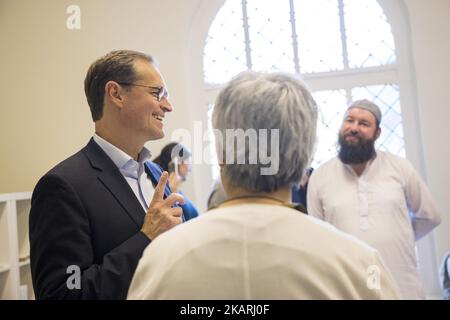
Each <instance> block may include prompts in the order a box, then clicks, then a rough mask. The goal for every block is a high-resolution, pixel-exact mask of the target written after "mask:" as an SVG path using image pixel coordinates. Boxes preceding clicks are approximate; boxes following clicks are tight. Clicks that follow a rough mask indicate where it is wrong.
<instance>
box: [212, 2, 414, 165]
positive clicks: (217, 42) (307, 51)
mask: <svg viewBox="0 0 450 320" xmlns="http://www.w3.org/2000/svg"><path fill="white" fill-rule="evenodd" d="M248 69H249V70H255V71H287V72H293V73H296V74H299V75H301V77H302V78H303V79H305V80H306V82H307V83H308V84H309V85H310V87H311V89H312V90H313V92H314V97H315V99H316V101H317V103H318V105H319V120H318V131H317V132H318V135H317V145H316V152H315V156H314V160H313V164H312V165H313V167H317V166H319V165H320V164H322V163H323V162H325V161H326V160H328V159H330V158H332V157H334V156H335V155H336V141H337V132H338V129H339V126H340V124H341V121H342V117H343V113H344V112H345V110H346V106H347V105H349V104H350V103H351V101H354V100H357V99H361V98H367V99H369V100H372V101H374V102H375V103H377V104H378V105H379V106H380V108H381V110H382V113H383V121H382V124H381V128H382V135H381V137H380V139H378V140H377V147H378V148H379V149H381V150H386V151H390V152H392V153H394V154H397V155H400V156H405V142H404V137H403V125H402V112H401V105H400V89H399V84H398V82H399V79H398V72H397V71H398V70H397V57H396V49H395V42H394V37H393V34H392V30H391V26H390V24H389V23H388V21H387V18H386V16H385V14H384V12H383V9H382V8H381V6H380V5H379V3H378V2H377V1H376V0H279V1H276V2H275V1H270V0H227V1H225V3H224V4H223V6H222V8H221V9H220V10H219V12H218V13H217V15H216V17H215V19H214V21H213V22H212V24H211V26H210V28H209V31H208V35H207V37H206V41H205V47H204V55H203V74H204V78H203V80H204V83H205V87H206V91H207V92H208V96H210V97H211V98H213V97H214V96H215V95H216V93H217V91H218V89H219V88H220V87H221V86H222V85H223V84H224V83H226V82H227V81H228V80H230V79H231V78H232V77H233V76H235V75H236V74H238V73H239V72H241V71H244V70H248ZM210 102H212V99H211V101H210Z"/></svg>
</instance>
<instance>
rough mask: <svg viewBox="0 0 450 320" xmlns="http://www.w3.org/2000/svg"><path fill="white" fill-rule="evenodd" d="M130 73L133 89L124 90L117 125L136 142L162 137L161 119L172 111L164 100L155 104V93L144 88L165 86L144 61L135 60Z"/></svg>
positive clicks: (159, 74) (158, 73) (126, 87)
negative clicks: (124, 128)
mask: <svg viewBox="0 0 450 320" xmlns="http://www.w3.org/2000/svg"><path fill="white" fill-rule="evenodd" d="M134 69H135V72H136V75H137V80H136V81H135V82H134V83H133V84H134V85H130V86H125V90H124V91H123V107H122V109H121V111H120V121H121V122H122V125H123V126H125V127H127V128H128V131H129V132H130V133H131V132H133V133H134V134H135V135H136V136H137V137H139V139H142V140H144V141H149V140H156V139H161V138H163V137H164V130H163V129H164V116H165V113H166V112H171V111H172V105H171V104H170V102H169V100H168V98H167V97H162V98H161V100H160V101H158V98H157V97H158V94H157V93H158V90H157V89H152V88H147V87H145V86H149V87H158V88H160V87H164V88H165V87H166V84H165V82H164V79H163V78H162V75H161V73H160V72H159V70H158V69H157V68H156V66H155V65H153V64H151V63H149V62H148V61H144V60H136V61H135V62H134Z"/></svg>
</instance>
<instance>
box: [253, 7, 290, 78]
mask: <svg viewBox="0 0 450 320" xmlns="http://www.w3.org/2000/svg"><path fill="white" fill-rule="evenodd" d="M289 12H290V9H289V1H288V0H279V1H273V0H247V14H248V24H249V37H250V49H251V56H252V69H253V70H255V71H268V72H270V71H288V72H295V67H294V58H293V55H294V54H293V48H292V27H291V23H290V14H289Z"/></svg>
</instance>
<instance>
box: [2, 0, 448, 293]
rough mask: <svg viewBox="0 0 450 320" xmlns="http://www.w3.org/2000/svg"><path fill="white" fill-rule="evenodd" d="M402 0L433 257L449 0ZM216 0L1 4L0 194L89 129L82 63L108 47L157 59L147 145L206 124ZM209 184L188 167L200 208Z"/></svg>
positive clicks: (444, 245) (443, 198) (442, 173)
mask: <svg viewBox="0 0 450 320" xmlns="http://www.w3.org/2000/svg"><path fill="white" fill-rule="evenodd" d="M403 2H404V9H405V11H406V12H405V15H406V18H407V20H408V22H407V24H408V26H409V28H410V31H411V39H409V40H410V42H411V48H412V52H411V58H412V61H411V72H412V74H413V75H415V81H414V84H415V96H416V100H417V101H415V103H416V105H417V109H418V112H417V119H418V120H417V123H418V128H417V129H418V131H417V132H418V134H417V138H411V137H412V136H414V135H413V134H412V133H410V134H409V135H410V136H409V137H406V140H407V142H408V143H417V144H421V146H422V147H423V148H422V149H423V150H424V152H423V158H422V160H417V161H414V163H415V164H416V165H417V167H418V170H419V171H420V172H421V173H422V174H423V175H424V178H425V179H426V181H427V183H428V185H429V187H430V189H431V191H432V193H433V195H434V196H435V199H436V202H437V204H438V207H439V208H440V210H441V212H442V214H443V217H444V219H443V223H442V225H441V226H440V227H439V228H438V229H437V231H436V232H435V239H436V256H437V258H438V259H439V260H440V259H441V257H442V255H443V254H444V252H446V251H448V250H450V197H448V191H447V190H448V186H449V185H450V170H448V168H447V166H448V163H449V162H450V161H449V160H450V150H449V149H450V148H449V147H448V142H447V139H449V138H450V126H448V124H447V123H448V121H449V120H450V105H449V104H450V102H449V101H450V90H448V88H447V87H448V79H447V75H449V74H450V61H449V58H448V57H450V39H449V38H450V36H449V34H450V1H449V0H428V1H424V0H404V1H403ZM222 3H223V1H222V0H182V1H179V0H131V1H127V2H125V1H121V0H75V1H67V0H40V1H26V0H0V43H1V46H2V53H1V59H0V70H2V77H0V90H1V92H2V96H1V97H2V99H1V103H2V105H1V107H0V137H1V138H0V139H1V140H0V141H1V147H2V152H1V153H0V168H1V169H0V193H5V192H18V191H30V190H32V188H33V187H34V185H35V183H36V181H37V179H38V178H39V177H40V176H41V175H42V174H43V173H44V172H45V171H47V170H48V169H50V168H51V167H52V166H53V165H54V164H56V163H57V162H59V161H61V160H62V159H64V158H65V157H67V156H68V155H70V154H72V153H74V152H75V151H77V150H78V149H79V148H81V147H82V146H83V145H84V144H85V143H86V142H87V139H88V138H89V137H90V135H91V134H92V130H93V125H92V122H91V119H90V114H89V109H88V106H87V103H86V102H85V97H84V92H83V80H84V76H85V73H86V70H87V68H88V66H89V64H90V63H91V62H92V61H93V60H94V59H96V58H97V57H99V56H100V55H103V54H104V53H106V52H108V51H110V50H113V49H119V48H127V49H136V50H142V51H147V52H150V53H152V54H153V55H154V56H155V57H156V58H157V59H158V60H159V62H160V69H161V71H162V73H163V75H164V76H165V79H166V82H167V84H168V86H169V89H170V91H171V100H172V103H173V104H174V109H175V110H174V112H173V114H172V115H170V116H168V117H167V118H166V119H167V122H166V123H167V135H166V138H165V139H164V140H163V141H155V142H150V143H149V144H148V146H149V147H150V149H151V150H154V152H157V151H159V150H160V148H161V147H162V146H163V144H164V143H166V142H168V140H169V137H170V135H171V134H172V132H174V131H175V130H176V129H177V128H186V129H188V130H192V129H193V121H194V120H199V121H203V123H205V121H206V99H205V97H204V96H203V95H202V92H203V82H202V57H201V54H202V51H203V41H204V38H205V36H206V32H207V29H208V26H209V24H210V23H211V21H212V19H213V18H214V14H215V13H216V12H217V10H218V9H219V8H220V5H221V4H222ZM71 4H77V5H79V6H80V8H81V14H82V25H81V30H77V31H70V30H68V29H67V28H66V18H67V16H68V15H67V14H66V12H65V11H66V8H67V6H69V5H71ZM203 147H205V146H203ZM419 149H420V148H419ZM421 163H422V164H421ZM210 183H211V172H210V170H209V167H208V166H206V165H196V166H194V169H193V179H191V180H190V181H189V183H188V185H187V186H186V188H185V191H186V193H187V194H188V195H189V196H190V197H191V198H193V200H194V201H196V202H197V203H198V205H199V207H200V208H201V209H204V208H205V202H206V198H207V195H208V192H209V186H210ZM439 262H440V261H439ZM430 290H431V289H430ZM432 290H433V291H434V292H436V290H437V289H436V288H432Z"/></svg>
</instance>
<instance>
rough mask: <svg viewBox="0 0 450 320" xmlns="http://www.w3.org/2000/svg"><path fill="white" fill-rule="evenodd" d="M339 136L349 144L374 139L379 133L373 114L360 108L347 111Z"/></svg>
mask: <svg viewBox="0 0 450 320" xmlns="http://www.w3.org/2000/svg"><path fill="white" fill-rule="evenodd" d="M339 135H340V136H341V138H342V139H343V140H344V141H345V142H347V143H348V144H350V145H357V144H359V143H361V142H363V141H367V140H376V139H378V137H379V135H380V129H379V128H377V124H376V119H375V116H374V115H373V114H372V113H371V112H369V111H367V110H365V109H360V108H351V109H349V110H348V111H347V113H346V115H345V118H344V122H343V123H342V127H341V130H340V132H339Z"/></svg>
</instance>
